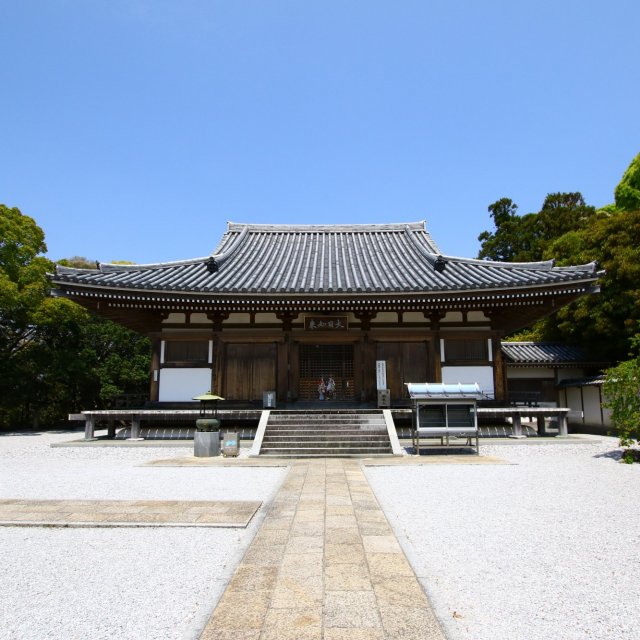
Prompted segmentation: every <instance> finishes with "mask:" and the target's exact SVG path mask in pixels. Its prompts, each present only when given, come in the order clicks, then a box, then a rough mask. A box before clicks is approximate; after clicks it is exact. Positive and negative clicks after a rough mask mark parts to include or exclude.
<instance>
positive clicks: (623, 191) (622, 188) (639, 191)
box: [614, 153, 640, 211]
mask: <svg viewBox="0 0 640 640" xmlns="http://www.w3.org/2000/svg"><path fill="white" fill-rule="evenodd" d="M614 195H615V199H616V207H617V208H618V209H621V210H623V211H634V210H635V211H638V210H640V153H639V154H638V155H637V156H636V157H635V158H634V159H633V160H632V161H631V164H630V165H629V167H628V168H627V170H626V171H625V173H624V175H623V176H622V180H620V183H619V184H618V186H617V187H616V190H615V192H614Z"/></svg>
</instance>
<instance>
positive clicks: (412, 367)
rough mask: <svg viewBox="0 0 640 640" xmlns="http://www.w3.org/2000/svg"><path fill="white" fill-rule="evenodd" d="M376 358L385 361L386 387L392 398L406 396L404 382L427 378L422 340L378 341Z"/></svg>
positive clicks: (427, 361)
mask: <svg viewBox="0 0 640 640" xmlns="http://www.w3.org/2000/svg"><path fill="white" fill-rule="evenodd" d="M376 360H384V361H385V362H386V363H387V387H388V389H389V390H390V392H391V399H392V400H398V399H400V398H406V397H407V387H406V386H405V383H407V382H427V380H428V378H427V376H428V371H429V358H428V352H427V345H426V343H424V342H378V343H377V345H376ZM373 374H374V375H375V371H374V372H373Z"/></svg>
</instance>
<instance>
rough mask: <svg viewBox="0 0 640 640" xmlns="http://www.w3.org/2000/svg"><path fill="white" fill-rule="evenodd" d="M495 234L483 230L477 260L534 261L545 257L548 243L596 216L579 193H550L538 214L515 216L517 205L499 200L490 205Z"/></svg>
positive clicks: (581, 226)
mask: <svg viewBox="0 0 640 640" xmlns="http://www.w3.org/2000/svg"><path fill="white" fill-rule="evenodd" d="M488 209H489V212H490V213H491V217H492V218H493V222H494V225H495V228H496V229H495V231H494V232H490V231H484V232H483V233H481V234H480V235H479V236H478V240H480V242H481V248H480V252H479V254H478V257H479V258H488V259H490V260H506V261H507V262H536V261H539V260H543V259H544V258H545V249H546V248H547V246H548V244H549V242H550V241H552V240H554V239H556V238H559V237H561V236H562V235H564V234H565V233H569V232H571V231H576V230H578V229H581V228H583V227H584V226H585V225H587V224H588V223H589V222H590V220H592V219H593V217H594V216H595V215H596V210H595V208H594V207H591V206H588V205H587V204H586V203H585V201H584V198H583V197H582V194H580V193H577V192H575V193H550V194H549V195H548V196H547V197H546V198H545V200H544V202H543V203H542V208H541V209H540V211H539V212H537V213H528V214H526V215H524V216H519V215H517V213H516V211H517V209H518V205H516V204H515V203H514V202H513V201H512V200H510V199H509V198H501V199H500V200H497V201H496V202H494V203H493V204H491V205H489V208H488Z"/></svg>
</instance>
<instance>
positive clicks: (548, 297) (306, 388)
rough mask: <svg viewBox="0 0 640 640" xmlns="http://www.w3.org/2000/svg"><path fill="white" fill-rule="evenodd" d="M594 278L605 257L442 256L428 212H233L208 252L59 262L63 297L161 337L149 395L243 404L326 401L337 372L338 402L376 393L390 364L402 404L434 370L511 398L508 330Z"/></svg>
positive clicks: (56, 280)
mask: <svg viewBox="0 0 640 640" xmlns="http://www.w3.org/2000/svg"><path fill="white" fill-rule="evenodd" d="M597 279H598V272H597V269H596V265H595V264H594V263H590V264H585V265H579V266H571V267H556V266H554V265H553V262H551V261H547V262H534V263H501V262H489V261H485V260H476V259H468V258H458V257H453V256H446V255H442V253H441V252H440V251H439V249H438V247H437V245H436V244H435V242H434V241H433V239H432V238H431V236H430V235H429V233H428V232H427V230H426V228H425V224H424V222H413V223H403V224H374V225H257V224H237V223H228V228H227V231H226V233H225V234H224V235H223V237H222V239H221V241H220V243H219V245H218V247H217V249H216V250H215V251H214V252H213V254H212V255H210V256H206V257H202V258H195V259H190V260H185V261H180V262H166V263H159V264H148V265H112V264H101V265H99V267H98V269H96V270H91V269H89V270H85V269H73V268H68V267H57V269H56V272H55V274H52V275H51V280H52V283H53V286H54V295H59V296H65V297H67V298H70V299H72V300H74V301H76V302H78V303H79V304H81V305H83V306H85V307H87V308H88V309H90V310H93V311H95V312H96V313H98V314H100V315H102V316H104V317H106V318H109V319H111V320H114V321H116V322H118V323H120V324H122V325H124V326H127V327H130V328H132V329H135V330H137V331H140V332H143V333H145V334H148V335H149V336H150V337H151V339H152V343H153V357H152V365H151V372H150V400H152V401H159V402H186V401H189V400H190V399H191V398H192V397H193V396H195V395H197V394H199V393H202V392H203V391H206V390H208V389H211V390H212V391H213V392H214V393H217V394H218V395H221V396H223V397H224V398H226V399H228V400H231V401H237V402H238V403H256V402H261V401H262V398H263V393H264V392H267V391H274V392H275V394H276V398H277V401H278V402H294V401H296V400H301V401H302V400H304V401H311V400H317V399H318V398H319V395H318V386H319V381H320V380H321V379H324V380H328V379H329V378H332V379H333V381H334V382H335V392H334V394H333V397H334V398H335V399H337V400H344V401H357V402H374V401H375V400H376V397H377V396H376V394H377V377H376V376H377V374H378V375H380V368H381V367H382V368H383V369H384V372H385V373H386V387H387V388H388V389H389V390H390V395H391V402H392V403H394V402H397V401H399V400H401V399H402V398H404V397H406V391H405V389H406V388H405V383H407V382H416V381H427V380H428V381H435V382H477V383H478V384H479V385H480V387H481V388H482V390H483V391H484V392H485V393H486V394H487V395H488V396H489V397H493V398H495V399H496V400H498V401H506V400H507V382H506V380H505V366H504V362H503V351H502V350H501V338H502V337H503V336H505V335H506V334H508V333H510V332H513V331H515V330H517V329H519V328H521V327H523V326H526V325H528V324H530V323H531V322H533V321H534V320H536V319H538V318H541V317H543V316H546V315H548V314H551V313H553V312H554V311H556V310H558V309H559V308H560V307H562V306H564V305H566V304H568V303H570V302H572V301H573V300H575V299H577V298H579V297H580V296H583V295H585V294H589V293H594V292H596V291H597V290H598V286H597ZM382 362H383V363H384V366H383V365H381V364H380V363H382Z"/></svg>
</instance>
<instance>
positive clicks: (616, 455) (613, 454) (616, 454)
mask: <svg viewBox="0 0 640 640" xmlns="http://www.w3.org/2000/svg"><path fill="white" fill-rule="evenodd" d="M593 457H594V458H609V459H610V460H616V461H620V460H622V451H620V450H614V451H606V452H605V453H596V455H595V456H593Z"/></svg>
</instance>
